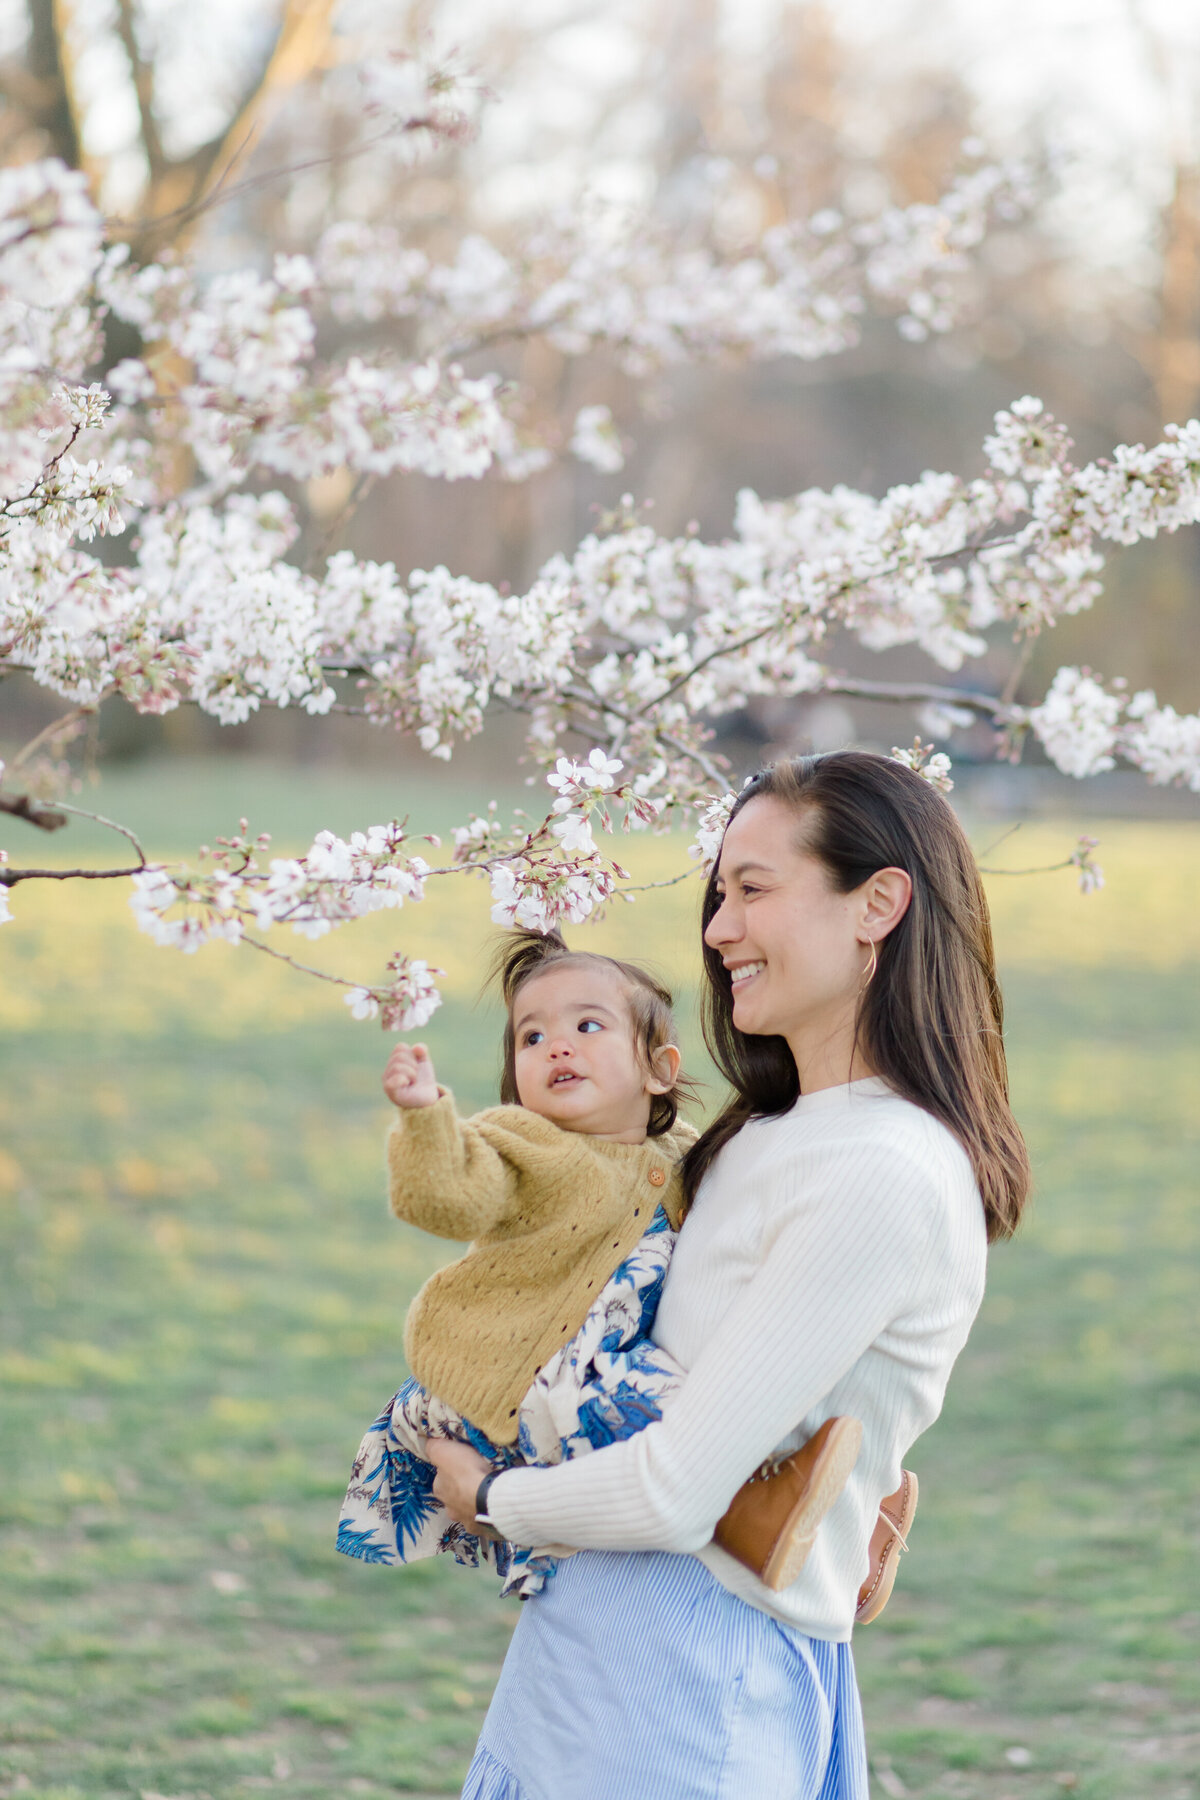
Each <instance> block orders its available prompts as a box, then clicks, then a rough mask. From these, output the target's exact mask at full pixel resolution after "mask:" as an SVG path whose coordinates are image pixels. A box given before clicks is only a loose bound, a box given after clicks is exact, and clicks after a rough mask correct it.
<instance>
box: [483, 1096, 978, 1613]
mask: <svg viewBox="0 0 1200 1800" xmlns="http://www.w3.org/2000/svg"><path fill="white" fill-rule="evenodd" d="M986 1248H987V1247H986V1234H985V1229H984V1218H983V1207H982V1203H981V1201H980V1197H979V1190H978V1188H977V1186H976V1184H975V1178H974V1175H973V1173H972V1171H971V1167H970V1164H969V1162H968V1159H967V1157H966V1154H965V1153H964V1151H963V1149H962V1147H961V1146H960V1144H959V1143H958V1141H957V1139H955V1138H954V1137H953V1135H952V1134H951V1133H950V1132H949V1131H948V1130H947V1129H946V1128H945V1126H943V1125H941V1124H939V1123H938V1121H937V1120H936V1119H934V1118H932V1117H931V1116H930V1115H929V1114H928V1113H926V1112H922V1111H921V1109H920V1108H919V1107H916V1106H913V1105H912V1104H911V1103H910V1102H909V1101H907V1100H902V1099H900V1098H899V1096H898V1095H896V1094H895V1093H894V1092H893V1091H892V1090H891V1089H890V1088H889V1087H888V1086H887V1085H886V1083H884V1082H883V1081H881V1080H879V1079H876V1078H871V1079H869V1080H865V1081H855V1082H852V1083H850V1084H848V1085H847V1086H844V1087H834V1088H825V1089H822V1090H821V1091H820V1092H818V1093H814V1094H805V1095H802V1096H801V1098H800V1099H799V1100H798V1101H797V1102H796V1105H795V1106H794V1107H793V1108H792V1110H791V1111H790V1112H788V1113H785V1114H783V1115H781V1116H779V1117H776V1118H772V1119H760V1120H754V1121H753V1122H752V1123H751V1124H749V1125H747V1126H745V1127H743V1129H742V1130H741V1131H740V1132H739V1133H738V1135H737V1137H736V1138H735V1139H734V1140H733V1141H732V1142H731V1143H729V1144H727V1145H726V1147H725V1149H724V1150H723V1151H722V1152H721V1154H720V1155H719V1157H718V1158H717V1160H716V1162H715V1163H714V1164H713V1166H712V1168H711V1169H710V1170H709V1173H708V1175H707V1177H706V1179H705V1180H704V1181H703V1182H702V1184H701V1187H700V1190H699V1192H698V1194H697V1195H696V1200H695V1204H694V1206H693V1208H692V1210H691V1212H690V1213H689V1215H688V1217H687V1220H686V1221H685V1223H684V1226H683V1230H682V1233H681V1235H680V1239H679V1243H678V1246H677V1248H676V1251H675V1256H674V1259H673V1261H672V1264H671V1267H670V1270H669V1272H668V1275H667V1283H666V1288H665V1291H664V1294H663V1298H662V1304H661V1306H660V1307H659V1312H658V1320H657V1323H656V1325H655V1328H654V1337H655V1339H656V1341H657V1342H658V1343H659V1344H661V1345H662V1347H663V1348H664V1349H665V1350H669V1351H670V1353H671V1355H672V1356H674V1357H676V1358H677V1360H678V1361H679V1362H680V1363H682V1365H683V1367H684V1368H685V1369H686V1370H687V1371H688V1375H687V1379H686V1380H685V1382H684V1384H683V1387H682V1389H681V1390H680V1392H679V1394H678V1396H677V1397H676V1398H674V1399H673V1400H672V1401H670V1402H669V1403H668V1405H667V1407H666V1409H665V1410H664V1414H663V1417H662V1419H661V1420H660V1421H659V1422H658V1423H657V1424H654V1425H650V1426H648V1427H647V1428H646V1430H645V1431H642V1432H640V1433H639V1434H638V1435H637V1436H636V1437H633V1438H629V1439H628V1440H627V1441H626V1442H624V1443H620V1444H612V1445H609V1446H608V1447H606V1448H605V1449H603V1450H598V1451H596V1452H594V1453H593V1454H591V1455H588V1456H584V1457H580V1458H579V1459H578V1460H577V1461H574V1462H569V1463H563V1464H561V1465H560V1466H559V1467H557V1468H553V1469H513V1470H511V1471H509V1472H507V1473H506V1474H504V1475H501V1476H500V1477H499V1479H498V1480H497V1481H495V1482H494V1483H493V1484H492V1487H491V1490H490V1492H489V1499H488V1511H489V1514H490V1516H491V1517H492V1519H493V1520H494V1521H495V1523H496V1524H497V1526H498V1527H499V1528H500V1530H501V1531H503V1533H504V1535H505V1536H506V1537H507V1538H509V1539H510V1540H512V1541H513V1542H516V1543H523V1544H544V1543H551V1542H554V1543H562V1544H574V1545H577V1546H579V1547H581V1548H590V1549H598V1550H674V1551H683V1552H693V1553H696V1554H698V1555H699V1556H700V1559H701V1561H702V1562H704V1563H705V1564H706V1565H707V1567H708V1568H709V1569H711V1571H712V1573H713V1574H714V1575H715V1576H716V1578H717V1580H718V1581H720V1582H721V1584H722V1585H723V1586H724V1587H726V1588H728V1589H729V1590H730V1591H731V1592H732V1593H735V1594H738V1595H740V1596H741V1598H742V1599H743V1600H746V1601H748V1602H749V1604H750V1605H751V1606H757V1607H759V1608H761V1610H762V1611H764V1612H768V1613H771V1614H773V1615H774V1616H775V1617H776V1618H778V1619H781V1620H783V1621H784V1623H785V1624H788V1625H792V1626H795V1627H796V1628H797V1629H798V1630H800V1631H803V1632H805V1633H807V1634H808V1635H809V1636H811V1637H819V1638H831V1639H836V1640H839V1641H841V1640H844V1639H846V1638H848V1637H849V1636H850V1633H851V1630H852V1628H853V1624H854V1609H855V1603H856V1599H857V1595H858V1589H859V1586H860V1584H861V1582H862V1580H863V1578H864V1576H865V1575H866V1572H867V1562H868V1557H867V1545H868V1542H869V1539H870V1535H871V1531H872V1528H873V1526H874V1523H875V1518H876V1515H877V1510H878V1506H879V1502H880V1500H881V1499H882V1498H883V1496H884V1495H885V1494H889V1493H891V1492H892V1491H893V1490H894V1489H895V1488H896V1487H897V1486H898V1485H899V1481H900V1467H901V1462H902V1459H903V1458H904V1457H905V1456H906V1455H907V1453H908V1450H909V1448H910V1446H911V1445H912V1443H913V1441H914V1439H916V1438H917V1437H919V1436H920V1434H921V1432H923V1431H924V1430H925V1429H926V1428H927V1427H928V1426H929V1425H930V1424H932V1422H933V1420H934V1419H935V1418H936V1417H937V1415H938V1413H939V1412H940V1411H941V1406H942V1399H943V1396H944V1394H945V1391H946V1383H947V1381H948V1379H949V1376H950V1370H951V1368H952V1367H953V1364H954V1360H955V1358H956V1357H957V1355H958V1353H959V1351H960V1350H961V1349H962V1347H963V1344H964V1343H965V1341H966V1337H967V1333H968V1331H969V1330H970V1327H971V1322H972V1320H973V1319H974V1317H975V1314H976V1312H977V1311H978V1309H979V1303H980V1301H981V1299H982V1298H983V1284H984V1272H985V1263H986ZM838 1413H849V1414H851V1415H853V1417H855V1418H858V1419H861V1420H862V1423H863V1447H862V1452H861V1454H860V1456H859V1459H858V1463H857V1465H856V1467H855V1469H854V1472H853V1474H852V1475H851V1477H850V1481H849V1483H848V1485H847V1487H846V1490H845V1492H844V1493H843V1495H842V1497H841V1498H840V1499H839V1500H838V1501H837V1502H836V1503H835V1505H834V1507H833V1509H832V1511H831V1512H830V1513H829V1514H828V1516H827V1518H826V1519H825V1521H824V1523H823V1524H822V1526H821V1529H820V1531H819V1533H818V1536H817V1542H816V1544H815V1546H814V1548H813V1550H812V1552H811V1554H810V1556H809V1559H808V1561H807V1563H806V1564H805V1567H804V1569H803V1571H802V1572H801V1574H800V1577H799V1579H798V1580H797V1581H796V1582H794V1583H793V1585H792V1586H791V1587H789V1588H786V1589H785V1590H784V1591H783V1592H781V1593H778V1594H773V1593H771V1592H770V1590H769V1589H767V1588H765V1587H764V1586H763V1585H762V1583H761V1582H759V1581H758V1580H757V1579H756V1578H755V1577H754V1576H753V1575H751V1574H750V1573H749V1571H748V1570H746V1569H743V1568H742V1567H741V1565H740V1564H739V1563H736V1562H734V1561H733V1559H732V1558H731V1557H729V1556H727V1555H726V1554H725V1552H724V1551H722V1550H719V1549H717V1548H716V1547H715V1546H714V1545H713V1544H712V1543H711V1541H710V1540H711V1538H712V1534H713V1528H714V1526H715V1525H716V1522H717V1520H718V1519H719V1518H720V1516H721V1514H722V1513H723V1512H724V1510H725V1508H726V1507H727V1506H728V1504H729V1502H730V1500H731V1499H732V1498H733V1495H734V1493H735V1492H736V1490H737V1489H738V1487H739V1486H740V1485H741V1483H742V1482H743V1481H744V1480H745V1479H746V1477H747V1476H748V1475H749V1474H750V1472H751V1471H752V1470H753V1469H755V1468H756V1467H757V1466H758V1464H759V1463H761V1462H762V1461H763V1459H764V1457H766V1456H768V1455H770V1454H771V1453H772V1452H773V1451H778V1450H791V1449H794V1448H796V1446H797V1445H799V1444H801V1443H803V1441H804V1440H805V1438H807V1437H809V1436H810V1435H811V1434H812V1432H814V1431H815V1430H816V1428H817V1426H818V1425H820V1424H821V1423H822V1422H823V1421H824V1420H825V1419H827V1418H830V1417H831V1416H832V1415H834V1414H838Z"/></svg>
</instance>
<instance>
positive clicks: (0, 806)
mask: <svg viewBox="0 0 1200 1800" xmlns="http://www.w3.org/2000/svg"><path fill="white" fill-rule="evenodd" d="M56 805H57V806H58V808H59V814H58V823H57V824H56V825H45V824H43V825H42V829H43V831H56V830H57V829H58V826H59V825H65V824H66V822H67V821H66V820H65V819H64V818H63V817H62V816H61V815H62V813H74V815H75V816H76V818H79V819H90V820H91V821H92V823H93V824H94V825H106V826H107V827H108V829H109V830H110V831H119V832H120V834H121V836H122V837H123V838H126V839H128V841H129V842H130V843H131V844H132V845H133V847H134V849H135V850H136V851H137V853H138V863H137V867H136V868H133V869H10V868H8V867H7V865H5V864H0V886H3V887H16V885H17V883H18V882H19V881H115V880H116V879H117V878H118V877H119V876H122V875H140V874H141V872H142V870H143V869H144V868H146V867H147V866H148V865H147V862H146V852H145V851H144V850H143V849H142V846H141V843H140V841H139V840H138V837H137V835H136V834H135V833H134V832H132V831H130V829H129V827H128V825H118V824H117V822H116V820H115V819H106V818H105V816H104V814H103V813H95V812H87V811H86V810H85V809H84V808H83V807H82V806H68V804H67V802H66V801H65V800H59V801H57V802H56ZM0 810H3V811H4V812H17V813H18V816H19V817H21V818H27V817H28V814H27V813H21V812H19V811H18V808H17V807H15V806H12V805H6V804H5V800H4V796H3V795H2V794H0ZM30 823H31V824H34V825H36V824H39V823H41V821H40V820H38V819H31V820H30Z"/></svg>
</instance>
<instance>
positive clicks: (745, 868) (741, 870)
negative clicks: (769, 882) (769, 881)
mask: <svg viewBox="0 0 1200 1800" xmlns="http://www.w3.org/2000/svg"><path fill="white" fill-rule="evenodd" d="M751 869H761V870H762V872H763V874H764V875H773V874H774V873H775V871H774V869H773V868H772V867H771V865H770V863H760V862H744V863H738V864H737V865H736V866H735V867H734V868H732V869H730V871H729V873H730V874H731V875H733V876H735V877H736V879H737V880H738V881H740V880H741V879H742V876H743V875H746V874H748V873H749V871H750V870H751Z"/></svg>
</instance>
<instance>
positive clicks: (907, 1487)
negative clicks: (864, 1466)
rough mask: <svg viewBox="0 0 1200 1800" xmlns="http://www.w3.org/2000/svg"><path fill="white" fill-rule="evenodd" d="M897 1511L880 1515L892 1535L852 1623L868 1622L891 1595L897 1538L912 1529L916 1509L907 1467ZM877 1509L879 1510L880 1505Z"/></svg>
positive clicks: (896, 1565)
mask: <svg viewBox="0 0 1200 1800" xmlns="http://www.w3.org/2000/svg"><path fill="white" fill-rule="evenodd" d="M901 1476H902V1479H901V1483H900V1493H901V1500H900V1511H899V1514H898V1515H897V1514H896V1513H894V1512H884V1513H883V1517H884V1518H885V1519H887V1521H888V1522H889V1524H890V1525H891V1526H892V1527H893V1530H892V1535H891V1537H890V1538H889V1539H888V1541H887V1543H886V1544H885V1545H884V1550H883V1555H882V1556H881V1557H880V1559H879V1571H878V1573H877V1575H876V1577H875V1580H874V1582H873V1583H872V1585H871V1588H870V1591H869V1592H868V1593H867V1595H866V1597H865V1598H864V1599H862V1600H860V1601H859V1604H858V1610H857V1612H856V1613H855V1615H854V1622H855V1624H856V1625H870V1624H871V1622H872V1620H874V1619H877V1618H878V1617H879V1615H880V1613H881V1612H882V1611H883V1609H884V1607H885V1606H886V1605H887V1603H888V1601H889V1600H890V1599H891V1597H892V1589H893V1588H894V1587H895V1585H896V1571H897V1569H898V1568H899V1566H900V1552H901V1551H902V1550H903V1548H904V1545H903V1543H902V1542H901V1539H903V1538H907V1537H908V1534H909V1531H910V1530H911V1529H912V1522H913V1518H914V1517H915V1515H916V1510H917V1492H918V1487H917V1478H916V1476H915V1475H914V1474H913V1472H912V1470H911V1469H903V1470H902V1471H901ZM880 1510H881V1512H882V1511H883V1509H882V1508H880Z"/></svg>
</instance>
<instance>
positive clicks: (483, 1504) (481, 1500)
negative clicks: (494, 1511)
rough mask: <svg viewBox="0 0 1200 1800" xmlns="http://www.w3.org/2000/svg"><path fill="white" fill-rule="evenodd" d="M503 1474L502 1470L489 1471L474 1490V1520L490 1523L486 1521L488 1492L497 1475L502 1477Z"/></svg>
mask: <svg viewBox="0 0 1200 1800" xmlns="http://www.w3.org/2000/svg"><path fill="white" fill-rule="evenodd" d="M503 1473H504V1471H503V1469H489V1470H488V1472H487V1474H486V1475H485V1476H484V1478H483V1480H482V1481H481V1482H480V1484H479V1486H478V1487H477V1488H476V1490H475V1517H476V1519H483V1520H488V1523H490V1520H489V1519H488V1509H487V1508H488V1493H489V1491H490V1489H491V1485H492V1483H493V1481H495V1479H496V1477H497V1475H502V1474H503Z"/></svg>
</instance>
